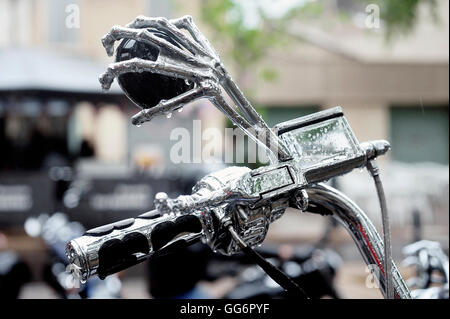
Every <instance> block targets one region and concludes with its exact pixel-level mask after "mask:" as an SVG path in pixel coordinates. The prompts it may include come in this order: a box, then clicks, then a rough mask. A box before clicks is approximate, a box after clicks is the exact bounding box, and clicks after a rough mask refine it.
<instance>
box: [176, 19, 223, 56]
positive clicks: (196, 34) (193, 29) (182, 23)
mask: <svg viewBox="0 0 450 319" xmlns="http://www.w3.org/2000/svg"><path fill="white" fill-rule="evenodd" d="M170 23H172V24H173V25H174V26H176V27H177V28H180V29H185V30H187V31H188V32H189V33H190V35H191V36H192V38H193V39H194V40H195V41H196V42H197V43H198V44H199V45H201V46H202V47H203V48H204V49H205V50H207V51H208V52H209V53H210V54H212V55H213V56H214V57H216V58H218V56H219V54H218V53H217V52H216V50H215V49H214V47H213V46H212V45H211V43H210V42H209V41H208V39H207V38H206V37H205V36H204V35H203V33H202V32H201V31H200V29H199V28H198V27H197V26H196V25H195V23H194V19H192V17H191V16H189V15H186V16H183V17H181V18H177V19H172V20H170Z"/></svg>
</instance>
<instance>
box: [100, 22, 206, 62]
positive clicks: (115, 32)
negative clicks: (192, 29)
mask: <svg viewBox="0 0 450 319" xmlns="http://www.w3.org/2000/svg"><path fill="white" fill-rule="evenodd" d="M124 38H126V39H133V40H136V41H143V42H146V43H149V44H150V45H155V46H156V47H157V48H158V49H159V50H160V54H161V53H163V52H164V53H168V55H170V56H174V57H178V58H180V59H183V60H186V61H190V62H191V63H196V62H198V61H197V60H195V59H194V58H193V56H191V55H189V54H188V53H187V52H185V51H183V50H182V49H180V48H178V47H177V46H175V45H173V44H172V43H170V42H168V41H166V40H164V39H163V38H161V37H158V36H156V35H154V34H153V33H151V32H150V31H148V30H147V29H132V28H126V27H121V26H114V27H112V28H111V31H110V32H109V33H107V34H106V35H105V36H104V37H103V38H102V43H103V46H104V47H105V50H106V52H107V54H108V55H109V56H112V55H113V54H114V43H115V42H116V41H119V40H121V39H124ZM196 64H199V63H196Z"/></svg>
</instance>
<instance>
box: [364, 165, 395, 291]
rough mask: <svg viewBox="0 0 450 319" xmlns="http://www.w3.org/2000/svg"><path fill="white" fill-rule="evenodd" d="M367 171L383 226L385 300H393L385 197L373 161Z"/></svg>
mask: <svg viewBox="0 0 450 319" xmlns="http://www.w3.org/2000/svg"><path fill="white" fill-rule="evenodd" d="M367 169H368V170H369V172H370V174H371V175H372V177H373V180H374V182H375V187H376V189H377V194H378V200H379V202H380V208H381V219H382V224H383V241H384V271H385V278H386V296H387V299H394V285H393V280H392V246H391V230H390V226H389V214H388V210H387V205H386V196H385V194H384V189H383V184H382V183H381V179H380V175H379V169H378V166H377V164H376V162H375V160H369V161H368V162H367Z"/></svg>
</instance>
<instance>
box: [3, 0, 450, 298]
mask: <svg viewBox="0 0 450 319" xmlns="http://www.w3.org/2000/svg"><path fill="white" fill-rule="evenodd" d="M448 6H449V3H448V1H446V0H421V1H420V0H415V1H394V0H378V1H375V0H373V1H370V0H367V1H366V0H333V1H320V0H316V1H314V0H280V1H268V0H259V1H258V0H248V1H244V0H208V1H206V0H203V1H202V0H190V1H181V0H180V1H175V0H173V1H157V0H128V1H120V0H108V1H106V0H90V1H87V0H0V150H1V151H0V152H1V156H0V276H3V277H0V278H3V279H0V290H2V288H1V284H2V283H3V282H4V283H5V284H4V285H5V286H4V287H6V284H7V279H5V278H6V274H8V273H11V272H14V271H15V272H16V275H15V277H13V278H15V279H14V280H13V283H12V286H13V287H15V288H11V289H12V290H14V289H16V290H17V294H16V296H17V297H19V298H61V297H67V296H68V295H70V296H73V295H74V292H73V291H71V292H70V293H68V292H67V291H68V289H61V286H64V285H62V284H61V280H62V279H61V278H60V277H61V276H59V277H58V275H61V274H62V273H64V269H62V270H61V264H62V265H64V260H63V259H64V257H63V256H62V255H61V251H60V249H61V242H63V241H64V240H66V239H70V237H71V236H72V235H73V237H75V236H77V235H76V234H78V232H80V233H81V234H82V229H86V228H90V227H94V226H98V225H101V224H106V223H109V222H112V221H116V220H120V219H124V218H127V217H132V216H136V215H138V214H140V213H142V212H145V211H148V210H150V209H152V208H153V207H152V206H153V197H154V195H155V193H156V192H159V191H164V192H167V193H168V194H169V196H171V197H173V196H177V195H179V194H183V193H190V191H191V187H192V186H193V184H194V183H195V182H196V181H197V180H198V179H199V178H200V177H202V176H203V175H205V174H207V173H208V172H211V171H214V170H216V169H219V168H221V167H223V166H224V165H225V164H219V163H216V164H205V163H197V164H175V163H172V162H171V161H170V160H169V157H170V156H169V154H170V149H171V147H172V146H173V145H174V143H175V142H174V141H172V140H170V139H169V135H170V132H171V130H172V129H174V128H177V127H186V128H187V129H188V130H192V128H193V120H201V123H202V127H201V129H202V130H206V129H207V128H208V127H215V128H219V129H221V130H222V131H223V129H224V128H225V127H229V126H230V123H229V122H227V121H226V120H225V117H224V116H223V115H222V114H221V113H220V112H219V111H217V110H216V109H215V108H213V107H212V106H211V105H210V104H209V102H207V101H199V102H196V103H194V104H195V105H191V106H189V107H186V108H185V109H184V110H183V112H181V113H176V114H174V116H172V118H170V119H165V118H164V119H156V120H152V122H151V123H147V124H146V125H143V126H142V127H140V128H137V127H134V126H132V125H131V122H130V117H131V116H132V115H133V114H135V113H136V112H137V111H138V108H137V107H135V106H134V105H133V104H132V102H131V101H129V100H128V99H127V98H126V97H125V96H124V94H123V93H122V91H121V90H120V88H119V87H118V85H117V84H114V85H113V86H112V89H111V90H110V91H109V92H102V90H101V87H100V84H99V83H98V76H99V75H100V74H101V73H103V72H104V70H105V69H106V67H107V65H108V64H109V63H111V62H112V59H111V58H108V57H107V55H106V53H105V51H104V49H103V47H102V45H101V42H100V39H101V37H102V36H103V35H104V34H105V33H107V32H108V31H109V29H110V28H111V27H112V26H113V25H116V24H120V25H125V24H127V23H128V22H130V21H132V20H133V19H134V18H135V17H136V16H137V15H146V16H165V17H168V18H175V17H180V16H182V15H186V14H189V15H192V16H193V18H194V21H195V22H196V24H197V25H198V26H199V28H200V29H201V30H202V31H203V32H204V33H205V34H206V35H207V37H208V38H209V39H210V41H211V42H212V43H213V45H214V47H215V48H216V49H217V51H218V52H219V53H220V54H221V57H222V58H223V60H224V63H225V65H226V66H227V68H228V69H229V71H230V73H231V74H232V76H233V78H234V79H235V80H236V81H237V83H238V84H239V86H240V87H241V89H242V90H243V91H245V94H246V96H247V97H248V98H249V99H250V100H251V101H252V103H253V104H254V105H255V106H256V108H257V109H258V111H259V112H260V113H261V114H262V116H263V117H264V119H265V120H266V121H267V122H268V123H269V125H271V126H272V125H275V124H276V123H279V122H282V121H285V120H289V119H293V118H296V117H300V116H303V115H306V114H309V113H313V112H316V111H319V110H321V109H325V108H329V107H333V106H337V105H339V106H341V107H342V108H343V111H344V114H345V115H346V117H347V119H348V121H349V123H350V125H351V127H352V128H353V130H354V132H355V134H356V136H357V138H358V139H359V141H360V142H363V141H367V140H371V139H386V140H388V141H390V143H391V145H392V150H391V152H389V153H388V155H387V156H385V158H383V159H381V160H380V165H381V167H382V179H383V181H384V186H385V190H386V193H387V197H388V205H389V209H390V216H391V222H392V226H391V229H392V233H393V234H392V236H393V252H394V258H395V260H396V261H398V262H399V264H401V261H402V259H403V257H404V256H403V253H402V248H403V247H404V246H405V245H407V244H409V243H411V242H413V241H416V240H419V239H427V240H432V241H437V242H439V243H440V245H441V247H442V248H443V250H444V251H445V252H446V253H447V254H448V241H449V238H448V235H449V229H448V225H449V200H448V195H449V193H448V191H449V180H448V178H449V177H448V176H449V166H448V163H449V140H448V139H449V127H448V126H449V121H448V120H449V118H448V104H449V89H448V88H449V40H448V38H449V17H448V12H449V7H448ZM221 138H222V137H221ZM217 142H219V141H217ZM220 142H221V141H220ZM226 143H233V140H225V141H224V143H222V144H221V145H225V144H226ZM236 150H237V152H240V151H243V152H244V153H246V151H245V150H246V148H245V147H244V148H239V147H236ZM244 155H245V156H244V157H245V158H248V157H247V156H248V154H247V155H246V154H244ZM239 164H240V165H242V163H239ZM244 164H245V163H244ZM250 164H251V165H252V167H254V166H256V165H255V164H254V163H250ZM250 164H249V165H250ZM331 182H332V183H333V184H334V185H335V186H336V187H338V188H339V189H340V190H342V191H343V192H344V193H346V194H347V195H348V196H349V197H350V198H352V199H353V200H355V201H356V202H357V203H358V205H360V206H361V207H362V208H363V209H364V210H365V211H366V212H367V214H368V215H369V217H370V218H371V219H372V220H373V221H374V223H375V225H376V226H377V227H378V229H379V230H380V216H379V208H378V202H377V198H376V192H375V188H374V187H373V183H372V181H371V180H370V179H369V175H368V174H367V172H366V171H355V172H352V173H351V174H348V175H346V176H344V177H340V178H337V179H335V180H333V181H331ZM56 213H58V214H56ZM55 214H56V217H55V218H53V219H52V217H50V216H54V215H55ZM38 216H40V217H39V218H38ZM30 218H31V219H30ZM27 220H28V222H26V221H27ZM46 223H47V224H46ZM43 225H44V226H45V225H47V226H45V227H44V226H43ZM49 225H53V226H52V227H50V226H49ZM55 229H60V230H61V229H64V230H65V231H62V233H58V232H56V231H55ZM265 247H266V248H267V250H268V251H272V252H273V255H274V256H276V258H278V259H281V260H284V259H286V258H287V259H289V258H294V257H295V256H297V255H296V254H297V252H298V254H300V255H301V256H303V257H304V256H309V257H310V255H311V254H313V255H314V254H315V252H314V251H315V250H314V249H316V247H320V248H321V249H322V250H321V251H322V252H323V251H327V254H328V253H329V254H331V255H326V258H325V259H326V260H328V259H327V258H328V257H330V256H331V257H330V258H331V259H332V260H333V262H331V261H330V262H329V263H327V267H329V268H330V269H331V268H332V269H333V283H334V284H335V287H336V289H337V290H338V291H339V293H340V297H343V298H380V297H381V294H380V293H379V291H378V290H377V289H373V288H370V287H368V285H367V276H368V274H369V273H368V271H367V269H366V267H365V265H364V264H363V262H362V259H361V257H360V255H359V252H358V250H357V248H356V246H355V245H354V244H353V241H352V240H351V238H350V236H349V235H348V234H347V233H346V231H345V230H344V229H343V228H342V227H340V226H337V225H335V224H333V223H332V222H330V221H329V220H327V219H325V218H323V217H320V216H315V215H308V214H299V213H298V212H296V211H289V210H288V211H287V212H286V214H285V216H284V217H283V218H282V219H280V220H279V221H277V222H276V223H275V224H273V225H272V226H271V229H270V231H269V234H268V237H267V239H266V245H265ZM199 249H200V250H202V251H203V248H202V247H200V248H199ZM324 249H325V250H324ZM294 252H295V253H294ZM190 253H192V254H194V253H199V252H190ZM201 254H202V257H201V258H200V257H199V259H198V260H199V262H200V260H201V262H202V263H203V261H204V260H208V262H206V261H205V262H204V263H203V264H202V265H205V268H204V269H205V270H204V272H203V273H202V274H199V275H198V281H196V282H195V285H196V286H199V287H201V289H202V291H203V292H204V293H205V296H208V297H223V296H225V295H226V294H230V293H233V292H235V293H237V295H236V294H235V295H232V294H231V295H232V296H238V297H239V296H245V294H243V295H239V293H240V292H242V289H241V290H239V289H238V288H239V285H241V284H242V281H245V280H244V279H242V278H247V277H248V276H250V277H251V275H248V274H247V277H245V276H244V275H245V274H244V275H243V272H244V273H245V271H247V272H248V271H249V270H248V269H250V270H251V268H252V267H251V266H248V265H246V266H242V272H240V273H232V272H230V271H229V269H232V268H233V267H234V266H233V265H229V264H226V261H223V260H222V259H221V258H219V257H218V256H211V255H209V254H207V257H205V253H201ZM286 254H287V256H288V257H286V256H285V255H286ZM305 254H306V255H305ZM308 254H309V255H308ZM300 255H299V256H300ZM283 256H284V257H283ZM293 256H294V257H293ZM303 257H302V258H303ZM309 257H308V258H309ZM55 258H56V260H57V261H55ZM58 258H59V259H58ZM299 258H300V257H299ZM308 258H306V257H304V259H301V258H300V259H301V260H303V261H304V260H307V259H308ZM294 259H295V258H294ZM300 259H299V260H300ZM331 259H330V260H331ZM336 260H339V262H337V261H336ZM303 261H298V262H297V263H300V264H301V263H302V262H303ZM168 262H173V263H176V262H177V261H168ZM233 262H237V263H239V264H240V265H241V264H245V263H244V262H242V261H233ZM55 265H59V266H55ZM14 267H15V268H14ZM58 267H59V268H58ZM152 267H153V268H152ZM324 267H325V266H324ZM63 268H64V267H63ZM161 268H164V267H161V265H147V263H145V264H141V265H138V266H135V267H133V268H131V269H129V270H127V271H125V272H123V273H121V274H120V275H119V276H117V278H116V277H114V278H115V281H114V280H110V281H109V282H108V283H107V284H105V285H106V286H105V287H103V288H102V289H103V290H102V291H103V294H102V293H100V294H97V295H95V294H93V293H92V292H91V293H90V295H89V293H88V294H87V295H88V296H97V297H98V296H103V297H108V296H110V297H122V298H150V297H155V296H156V297H158V292H156V293H155V292H153V293H152V288H151V286H152V283H153V286H154V287H156V286H157V285H163V286H164V285H167V282H164V280H161V282H158V280H155V278H154V277H155V276H156V275H155V274H158V276H159V278H163V277H164V276H165V273H164V271H163V270H161ZM400 268H401V271H402V273H403V274H404V275H405V276H406V277H408V276H411V275H412V274H413V270H412V269H411V267H402V266H400ZM149 269H150V270H149ZM155 269H156V270H155ZM253 271H254V272H255V271H256V270H255V269H253ZM166 273H168V270H167V269H166ZM211 273H214V274H213V275H212V274H211ZM2 274H3V275H2ZM55 278H56V279H55ZM2 280H3V281H2ZM8 280H10V279H8ZM103 284H104V283H103ZM96 285H97V286H98V285H100V284H98V283H94V284H92V286H93V287H97V286H96ZM108 285H109V286H108ZM188 285H191V286H192V285H194V284H193V283H190V284H188ZM269 286H270V285H269ZM8 287H9V286H8ZM149 287H150V288H149ZM236 287H237V288H236ZM63 288H64V287H63ZM191 288H192V287H191ZM8 289H9V288H8ZM249 289H250V288H249ZM251 289H253V290H258V289H259V291H260V290H261V288H255V287H253V288H251ZM251 289H250V290H251ZM92 291H93V290H92ZM105 291H106V292H105ZM155 291H156V290H155ZM236 291H238V292H236ZM3 292H5V291H4V290H3ZM177 293H178V295H179V293H180V292H177ZM0 295H1V293H0ZM75 295H76V293H75ZM250 295H251V294H250ZM328 295H329V294H328Z"/></svg>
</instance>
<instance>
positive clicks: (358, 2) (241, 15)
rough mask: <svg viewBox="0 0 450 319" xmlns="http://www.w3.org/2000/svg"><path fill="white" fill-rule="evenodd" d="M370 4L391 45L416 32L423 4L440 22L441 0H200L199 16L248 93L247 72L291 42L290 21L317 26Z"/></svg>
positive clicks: (268, 71)
mask: <svg viewBox="0 0 450 319" xmlns="http://www.w3.org/2000/svg"><path fill="white" fill-rule="evenodd" d="M339 4H340V5H339ZM369 4H376V5H378V7H379V8H380V18H381V21H382V22H383V24H384V28H383V29H384V34H385V37H386V39H387V40H389V41H393V40H395V37H396V36H400V35H405V34H407V33H408V32H411V31H412V30H413V28H414V26H415V24H416V22H417V18H418V11H419V5H421V4H423V5H425V6H428V7H429V8H430V11H431V13H432V15H433V16H434V17H435V18H436V19H435V21H437V15H436V7H437V0H344V1H343V0H335V1H328V0H327V1H324V0H321V1H311V0H290V1H286V0H278V1H268V0H201V3H200V17H201V19H202V22H203V23H204V24H206V25H207V26H208V27H209V31H210V32H211V36H212V39H211V40H212V42H213V43H220V44H221V55H222V56H223V58H224V59H225V60H227V64H229V65H232V66H233V68H234V70H233V71H234V72H233V73H234V74H235V76H236V80H237V82H239V84H240V85H241V86H242V87H243V89H244V90H245V91H248V90H249V88H251V85H249V83H248V82H247V81H245V75H246V73H247V74H253V73H254V72H252V71H254V68H255V67H256V66H257V65H258V63H259V62H260V61H261V60H262V59H263V58H264V57H266V56H267V53H268V52H269V49H271V48H276V47H280V46H283V45H286V43H288V41H287V40H288V39H289V36H288V27H289V23H290V22H291V21H293V20H294V19H298V20H301V21H304V22H308V21H311V22H312V23H315V24H317V22H318V21H319V20H320V18H321V17H322V18H323V19H322V20H324V21H323V23H328V24H329V23H330V21H329V20H330V16H331V19H333V18H334V19H336V20H342V18H344V17H346V16H347V17H348V14H349V12H347V9H348V8H349V7H352V6H353V7H356V8H358V10H359V11H360V12H364V8H365V7H366V6H367V5H369ZM330 11H332V13H331V15H330V14H329V13H330ZM258 75H259V78H261V79H263V80H266V81H272V80H274V79H276V77H277V74H276V72H275V71H274V70H273V69H272V68H271V67H263V68H261V69H260V72H259V74H258ZM251 80H252V81H255V80H257V79H256V78H254V79H251ZM246 93H250V92H246Z"/></svg>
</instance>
